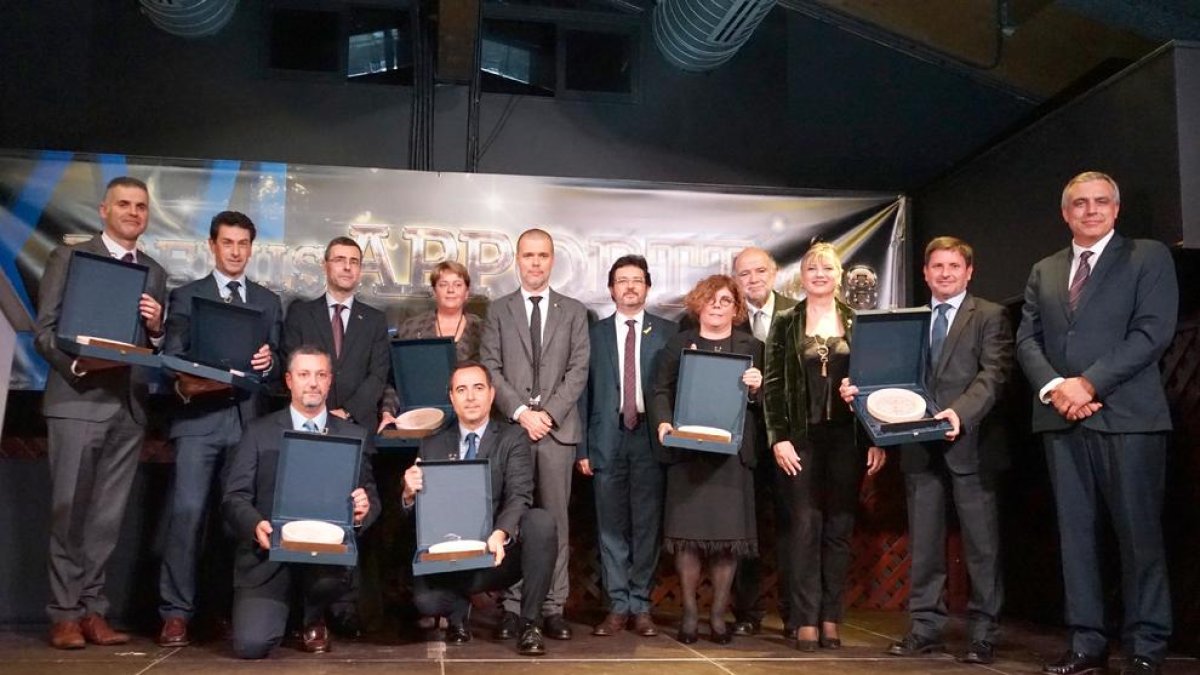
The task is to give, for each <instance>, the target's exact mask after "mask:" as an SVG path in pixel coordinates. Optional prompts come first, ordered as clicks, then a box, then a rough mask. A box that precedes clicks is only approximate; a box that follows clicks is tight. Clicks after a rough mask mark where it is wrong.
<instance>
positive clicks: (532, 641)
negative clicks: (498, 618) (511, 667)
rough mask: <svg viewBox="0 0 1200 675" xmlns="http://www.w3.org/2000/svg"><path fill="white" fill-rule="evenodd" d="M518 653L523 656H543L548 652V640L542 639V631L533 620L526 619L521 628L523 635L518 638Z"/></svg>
mask: <svg viewBox="0 0 1200 675" xmlns="http://www.w3.org/2000/svg"><path fill="white" fill-rule="evenodd" d="M517 653H518V654H520V655H521V656H542V655H544V654H545V653H546V641H545V640H543V639H542V631H540V630H538V627H537V624H536V623H534V622H533V621H526V622H525V625H524V626H523V627H522V628H521V637H520V639H518V640H517Z"/></svg>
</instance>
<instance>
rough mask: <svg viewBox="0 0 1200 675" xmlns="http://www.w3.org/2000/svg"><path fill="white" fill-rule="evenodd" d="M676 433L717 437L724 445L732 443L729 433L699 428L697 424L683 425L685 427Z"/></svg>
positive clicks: (721, 430) (716, 429) (722, 430)
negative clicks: (722, 440)
mask: <svg viewBox="0 0 1200 675" xmlns="http://www.w3.org/2000/svg"><path fill="white" fill-rule="evenodd" d="M678 431H679V432H680V433H685V434H702V435H704V436H719V437H721V438H723V439H725V442H726V443H732V442H733V434H731V433H729V432H728V431H726V430H725V429H718V428H716V427H705V426H701V425H699V424H685V425H683V426H681V427H679V428H678Z"/></svg>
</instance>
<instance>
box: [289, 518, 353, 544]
mask: <svg viewBox="0 0 1200 675" xmlns="http://www.w3.org/2000/svg"><path fill="white" fill-rule="evenodd" d="M282 536H283V539H284V541H294V542H303V543H305V544H340V543H342V542H343V541H344V540H345V538H346V533H345V532H344V531H343V530H342V528H340V527H338V526H337V525H334V524H333V523H327V522H325V521H323V520H293V521H292V522H290V523H284V524H283V533H282Z"/></svg>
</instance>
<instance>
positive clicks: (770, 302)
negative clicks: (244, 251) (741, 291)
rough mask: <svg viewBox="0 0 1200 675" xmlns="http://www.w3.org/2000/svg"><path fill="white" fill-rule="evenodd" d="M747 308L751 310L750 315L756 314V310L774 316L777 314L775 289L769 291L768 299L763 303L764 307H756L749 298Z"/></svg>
mask: <svg viewBox="0 0 1200 675" xmlns="http://www.w3.org/2000/svg"><path fill="white" fill-rule="evenodd" d="M746 308H747V309H749V310H750V316H754V313H755V312H762V313H764V314H767V315H768V316H774V315H775V291H771V292H770V293H767V301H766V302H764V303H763V306H762V307H755V306H754V303H752V302H750V301H749V300H747V301H746Z"/></svg>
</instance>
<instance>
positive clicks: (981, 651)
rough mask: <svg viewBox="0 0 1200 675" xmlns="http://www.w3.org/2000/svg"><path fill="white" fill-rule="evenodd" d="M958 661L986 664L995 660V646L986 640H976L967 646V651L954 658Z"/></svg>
mask: <svg viewBox="0 0 1200 675" xmlns="http://www.w3.org/2000/svg"><path fill="white" fill-rule="evenodd" d="M954 660H955V661H958V662H959V663H979V664H983V665H987V664H989V663H991V662H993V661H995V660H996V647H995V646H993V645H992V643H990V642H988V641H987V640H976V641H975V642H972V643H971V646H970V647H967V651H965V652H963V653H962V655H961V656H958V657H956V658H955V659H954Z"/></svg>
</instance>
